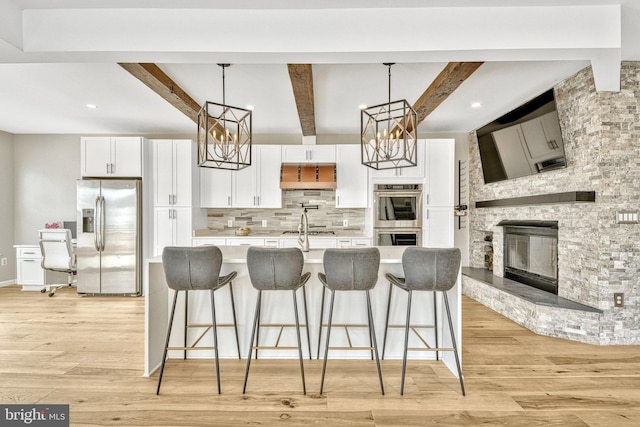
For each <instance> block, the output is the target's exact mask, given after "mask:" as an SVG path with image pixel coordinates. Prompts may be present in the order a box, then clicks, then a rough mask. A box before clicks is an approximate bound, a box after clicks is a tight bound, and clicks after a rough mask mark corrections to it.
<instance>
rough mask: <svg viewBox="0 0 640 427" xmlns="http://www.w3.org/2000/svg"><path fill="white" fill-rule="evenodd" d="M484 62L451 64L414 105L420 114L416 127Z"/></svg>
mask: <svg viewBox="0 0 640 427" xmlns="http://www.w3.org/2000/svg"><path fill="white" fill-rule="evenodd" d="M482 64H484V62H449V63H448V64H447V66H446V67H444V69H443V70H442V71H440V74H438V76H437V77H436V78H435V79H434V80H433V82H431V84H430V85H429V87H428V88H427V89H426V90H425V91H424V93H423V94H422V95H421V96H420V98H418V100H417V101H416V102H415V104H413V109H414V110H415V111H416V113H418V121H417V123H416V126H417V125H418V124H420V123H422V121H423V120H424V119H425V118H426V117H427V116H428V115H429V114H431V113H432V112H433V110H435V109H436V108H437V107H438V105H440V104H442V102H443V101H444V100H445V99H447V97H448V96H449V95H451V94H452V93H453V92H454V91H455V90H456V89H458V87H459V86H460V85H461V84H462V83H463V82H464V81H465V80H466V79H468V78H469V76H471V74H473V73H474V71H476V70H477V69H478V68H479V67H480V66H481V65H482Z"/></svg>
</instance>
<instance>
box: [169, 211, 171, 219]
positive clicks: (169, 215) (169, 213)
mask: <svg viewBox="0 0 640 427" xmlns="http://www.w3.org/2000/svg"><path fill="white" fill-rule="evenodd" d="M169 219H171V209H169Z"/></svg>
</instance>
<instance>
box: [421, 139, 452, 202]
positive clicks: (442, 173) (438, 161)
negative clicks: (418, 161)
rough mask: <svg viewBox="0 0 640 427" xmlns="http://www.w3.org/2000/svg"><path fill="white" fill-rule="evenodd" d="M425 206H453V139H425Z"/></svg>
mask: <svg viewBox="0 0 640 427" xmlns="http://www.w3.org/2000/svg"><path fill="white" fill-rule="evenodd" d="M425 148H426V161H425V163H426V165H427V172H426V185H425V187H424V203H425V205H426V206H453V205H455V203H454V192H455V190H454V178H455V140H453V139H429V140H427V141H426V146H425Z"/></svg>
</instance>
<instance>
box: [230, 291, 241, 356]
mask: <svg viewBox="0 0 640 427" xmlns="http://www.w3.org/2000/svg"><path fill="white" fill-rule="evenodd" d="M229 294H230V295H231V312H232V313H233V329H234V330H235V332H236V347H238V359H242V357H241V356H240V339H238V322H237V321H236V304H235V301H234V298H233V282H229Z"/></svg>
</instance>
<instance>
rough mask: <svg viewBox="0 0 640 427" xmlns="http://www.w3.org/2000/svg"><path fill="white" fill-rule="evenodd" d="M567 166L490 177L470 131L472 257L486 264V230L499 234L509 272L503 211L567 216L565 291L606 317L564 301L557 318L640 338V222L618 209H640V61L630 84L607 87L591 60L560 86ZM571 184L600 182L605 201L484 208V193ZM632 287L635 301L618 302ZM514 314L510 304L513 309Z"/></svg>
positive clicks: (513, 193) (626, 74) (607, 339)
mask: <svg viewBox="0 0 640 427" xmlns="http://www.w3.org/2000/svg"><path fill="white" fill-rule="evenodd" d="M554 89H555V95H556V105H557V107H558V114H559V116H560V124H561V127H562V133H563V138H564V142H565V152H566V157H567V168H565V169H561V170H556V171H550V172H547V173H542V174H538V175H534V176H530V177H522V178H517V179H512V180H508V181H502V182H497V183H492V184H488V185H485V184H484V180H483V177H482V169H481V164H480V157H479V152H478V144H477V140H476V137H475V133H473V134H472V135H471V136H470V144H469V146H470V153H469V174H470V175H469V182H470V190H471V191H470V217H469V218H470V245H469V247H470V263H471V266H472V267H483V266H484V246H485V244H486V242H484V241H483V238H484V236H485V234H486V233H488V232H492V233H493V234H494V241H493V246H494V274H496V275H499V276H501V275H502V274H503V259H502V257H503V248H502V245H503V241H502V239H503V235H502V228H501V227H496V224H497V223H498V222H499V221H500V220H503V219H515V220H527V219H541V220H553V221H558V222H559V230H558V273H559V296H561V297H564V298H567V299H570V300H572V301H576V302H579V303H582V304H586V305H589V306H592V307H596V308H599V309H601V310H603V311H604V313H603V314H602V315H600V322H599V324H594V323H593V322H588V323H589V325H583V324H582V323H583V322H582V321H581V320H582V319H581V318H580V317H581V315H583V314H582V313H581V312H578V311H574V310H563V311H562V312H561V313H559V314H558V316H557V318H556V321H557V322H559V323H565V324H567V325H571V326H570V327H571V328H574V327H575V326H577V327H579V328H582V331H581V334H583V335H584V336H583V338H582V339H581V340H583V341H586V342H592V343H599V344H640V312H639V309H638V303H639V302H640V282H639V276H638V272H639V269H640V225H639V224H617V223H616V221H615V217H616V212H617V211H620V210H635V211H638V209H640V63H638V62H625V63H623V64H622V71H621V91H620V92H618V93H611V92H603V93H597V92H596V91H595V85H594V81H593V75H592V72H591V69H590V68H586V69H584V70H582V71H580V72H578V73H577V74H575V75H574V76H572V77H570V78H569V79H567V80H565V81H564V82H561V83H559V84H558V85H557V86H556V87H555V88H554ZM565 191H595V192H596V202H595V203H573V204H556V205H539V206H522V207H506V208H484V209H476V208H475V207H474V206H475V202H476V201H481V200H492V199H504V198H510V197H519V196H525V195H535V194H546V193H557V192H565ZM614 292H623V293H624V295H625V307H624V308H614V307H613V294H614ZM503 314H505V315H507V317H508V316H509V314H508V313H503Z"/></svg>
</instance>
